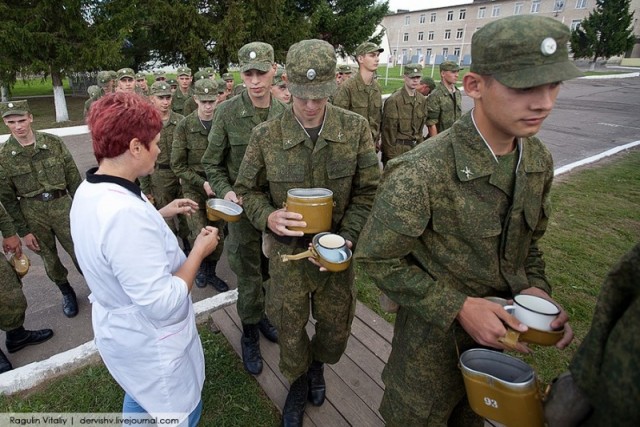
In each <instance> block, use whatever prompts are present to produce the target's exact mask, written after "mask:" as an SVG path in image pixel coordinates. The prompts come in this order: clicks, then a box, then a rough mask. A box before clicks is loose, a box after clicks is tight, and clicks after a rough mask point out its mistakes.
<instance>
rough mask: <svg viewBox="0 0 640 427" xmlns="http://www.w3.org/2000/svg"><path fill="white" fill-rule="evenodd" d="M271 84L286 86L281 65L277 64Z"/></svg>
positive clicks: (283, 69)
mask: <svg viewBox="0 0 640 427" xmlns="http://www.w3.org/2000/svg"><path fill="white" fill-rule="evenodd" d="M273 85H274V86H286V85H287V80H286V71H285V68H284V67H283V66H282V65H278V68H277V69H276V74H275V75H274V76H273Z"/></svg>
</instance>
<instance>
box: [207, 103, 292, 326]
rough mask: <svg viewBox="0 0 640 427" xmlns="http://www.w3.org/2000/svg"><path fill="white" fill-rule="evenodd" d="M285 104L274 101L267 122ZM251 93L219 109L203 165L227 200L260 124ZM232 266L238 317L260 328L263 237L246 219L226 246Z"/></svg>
mask: <svg viewBox="0 0 640 427" xmlns="http://www.w3.org/2000/svg"><path fill="white" fill-rule="evenodd" d="M284 108H285V106H284V104H283V103H282V102H280V101H279V100H277V99H276V98H274V97H271V108H270V109H269V115H268V117H267V120H270V119H273V118H274V117H276V116H278V115H280V114H281V113H282V112H283V111H284ZM260 123H261V120H260V117H259V116H258V115H257V114H256V111H255V108H254V107H253V103H252V102H251V99H250V98H249V95H248V94H247V92H243V93H242V94H241V95H240V96H236V97H234V98H232V99H230V100H229V101H227V102H224V103H223V104H220V106H219V107H218V108H217V109H216V113H215V115H214V120H213V125H212V127H211V132H210V133H209V144H208V146H207V150H206V151H205V153H204V156H203V157H202V165H203V167H204V170H205V172H206V175H207V179H208V181H209V184H211V188H213V190H214V191H215V192H216V194H218V195H219V197H221V198H224V196H225V194H227V193H228V192H229V191H231V190H232V189H233V187H232V185H233V183H234V182H235V181H236V178H237V177H238V169H240V163H241V162H242V158H243V157H244V152H245V150H246V149H247V145H248V144H249V138H250V136H251V131H252V130H253V128H254V127H255V126H256V125H258V124H260ZM226 245H227V251H228V252H227V253H228V256H229V264H230V266H231V269H232V270H233V272H234V273H235V274H236V276H237V278H238V303H237V309H238V315H239V316H240V319H241V320H242V322H243V323H244V324H249V325H252V324H256V323H258V322H259V321H260V319H261V318H262V315H263V314H264V292H263V282H264V280H266V278H267V277H268V275H267V274H265V271H264V270H266V269H267V267H266V266H263V265H262V264H263V263H266V260H264V259H263V256H262V249H261V248H262V233H260V232H259V231H257V230H256V229H255V228H254V227H253V226H252V225H251V223H250V222H249V220H248V219H247V218H246V215H245V214H243V215H242V219H241V220H240V221H239V222H237V223H229V236H228V239H227V242H226Z"/></svg>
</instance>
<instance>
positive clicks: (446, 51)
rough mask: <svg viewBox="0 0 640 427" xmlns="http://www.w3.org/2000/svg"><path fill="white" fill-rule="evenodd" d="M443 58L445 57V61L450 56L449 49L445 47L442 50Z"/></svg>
mask: <svg viewBox="0 0 640 427" xmlns="http://www.w3.org/2000/svg"><path fill="white" fill-rule="evenodd" d="M442 56H444V57H445V59H446V58H447V56H449V48H448V47H443V48H442Z"/></svg>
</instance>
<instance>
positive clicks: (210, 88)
mask: <svg viewBox="0 0 640 427" xmlns="http://www.w3.org/2000/svg"><path fill="white" fill-rule="evenodd" d="M193 95H194V96H196V97H197V98H198V99H199V100H200V101H215V100H216V99H217V98H218V84H217V83H216V82H215V81H213V80H211V79H209V78H206V79H201V80H198V81H197V82H196V83H195V85H194V87H193Z"/></svg>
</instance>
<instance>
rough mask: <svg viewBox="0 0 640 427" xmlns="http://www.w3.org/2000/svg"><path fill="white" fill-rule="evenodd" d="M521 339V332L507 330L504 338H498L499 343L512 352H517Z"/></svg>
mask: <svg viewBox="0 0 640 427" xmlns="http://www.w3.org/2000/svg"><path fill="white" fill-rule="evenodd" d="M519 339H520V332H518V331H516V330H515V329H511V328H507V333H506V334H505V335H504V336H503V337H501V338H498V342H500V343H502V344H504V345H505V346H507V347H508V348H510V349H511V350H515V349H516V345H517V344H518V340H519Z"/></svg>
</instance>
